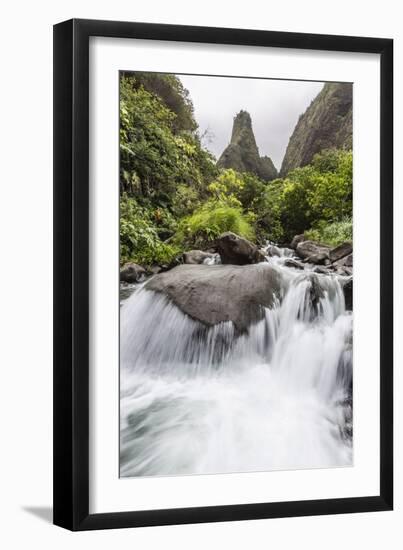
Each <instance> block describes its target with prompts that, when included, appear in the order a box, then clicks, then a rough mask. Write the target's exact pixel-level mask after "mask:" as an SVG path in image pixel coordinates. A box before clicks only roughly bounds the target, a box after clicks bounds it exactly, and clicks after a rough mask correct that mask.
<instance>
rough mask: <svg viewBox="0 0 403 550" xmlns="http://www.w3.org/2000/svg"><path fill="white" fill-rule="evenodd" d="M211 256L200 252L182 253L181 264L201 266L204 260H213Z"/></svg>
mask: <svg viewBox="0 0 403 550" xmlns="http://www.w3.org/2000/svg"><path fill="white" fill-rule="evenodd" d="M213 257H214V255H213V254H209V253H208V252H202V251H201V250H189V252H184V253H183V263H185V264H193V265H194V264H202V263H203V262H204V260H207V259H209V258H213Z"/></svg>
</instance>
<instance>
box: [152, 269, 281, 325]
mask: <svg viewBox="0 0 403 550" xmlns="http://www.w3.org/2000/svg"><path fill="white" fill-rule="evenodd" d="M145 288H146V289H147V290H153V291H155V292H161V293H162V294H164V295H165V296H166V297H167V298H169V299H170V300H171V301H172V302H173V303H174V304H175V305H176V306H178V307H179V309H181V311H182V312H183V313H186V314H187V315H189V316H190V317H191V318H192V319H195V320H197V321H200V322H201V323H203V324H204V325H207V326H212V325H216V324H218V323H222V322H225V321H232V322H233V323H234V325H235V328H236V329H237V330H238V331H239V332H244V331H246V330H247V329H248V327H249V326H250V325H251V324H253V323H256V322H257V321H259V320H261V319H263V317H264V308H265V307H267V308H270V307H272V306H273V303H274V300H275V299H276V298H280V296H281V290H282V282H281V276H280V275H279V273H278V272H277V271H276V270H275V269H274V268H273V267H271V266H270V265H269V264H267V263H266V264H258V265H245V266H235V265H214V266H208V265H181V266H178V267H175V268H174V269H172V270H171V271H167V272H166V273H160V274H159V275H156V276H155V277H153V278H152V279H150V281H148V282H147V283H146V286H145Z"/></svg>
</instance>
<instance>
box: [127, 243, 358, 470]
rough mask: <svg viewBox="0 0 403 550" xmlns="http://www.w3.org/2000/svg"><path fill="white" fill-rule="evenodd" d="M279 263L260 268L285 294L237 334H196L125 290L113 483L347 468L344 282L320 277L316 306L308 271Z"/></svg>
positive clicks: (135, 290)
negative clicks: (272, 273)
mask: <svg viewBox="0 0 403 550" xmlns="http://www.w3.org/2000/svg"><path fill="white" fill-rule="evenodd" d="M278 254H279V255H276V256H270V257H269V256H268V257H267V265H268V266H272V267H273V268H275V269H276V270H277V271H278V272H279V274H280V276H281V279H282V281H284V286H285V288H286V290H285V292H284V295H283V296H282V298H281V300H276V301H275V304H274V307H272V308H271V309H265V312H264V318H263V319H262V320H260V321H259V322H257V323H256V324H254V325H252V326H251V327H250V328H249V331H247V332H246V333H243V334H237V333H236V331H235V330H234V326H233V325H232V323H231V322H223V323H220V324H218V325H215V326H213V327H211V328H206V327H204V326H203V325H201V323H199V322H197V321H195V320H193V319H191V318H190V317H188V316H187V315H185V314H184V313H182V312H181V311H180V309H179V308H178V307H176V306H175V305H174V304H173V303H171V302H170V301H168V299H167V298H166V297H165V296H164V295H162V294H160V293H155V292H152V291H149V290H145V289H144V283H142V284H137V285H130V286H127V285H126V286H122V287H121V327H120V330H121V332H120V392H121V396H120V475H121V477H129V476H130V477H131V476H165V475H187V474H213V473H228V472H252V471H270V470H290V469H304V468H332V467H345V466H351V465H352V461H353V446H352V329H353V315H352V312H347V311H346V310H345V302H344V295H343V290H342V283H343V277H342V276H339V275H325V274H317V275H316V280H317V281H318V284H319V286H320V290H321V293H320V298H319V299H318V300H317V301H316V302H315V303H313V302H312V300H311V299H308V298H309V296H310V295H311V294H312V283H311V280H310V279H309V277H307V276H306V275H307V274H309V273H310V272H311V271H312V269H313V266H311V265H309V264H304V269H296V268H295V267H289V266H287V265H284V264H285V263H287V260H288V259H289V258H292V257H293V251H292V250H290V249H278ZM210 263H211V261H210ZM215 268H216V266H212V267H211V269H215Z"/></svg>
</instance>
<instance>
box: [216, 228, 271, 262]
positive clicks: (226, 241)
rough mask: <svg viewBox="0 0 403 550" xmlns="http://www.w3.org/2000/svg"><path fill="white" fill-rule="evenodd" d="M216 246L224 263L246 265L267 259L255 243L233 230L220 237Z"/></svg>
mask: <svg viewBox="0 0 403 550" xmlns="http://www.w3.org/2000/svg"><path fill="white" fill-rule="evenodd" d="M216 247H217V252H218V253H219V255H220V256H221V261H222V263H223V264H231V265H246V264H256V263H259V262H265V261H266V258H265V255H264V254H263V252H262V251H261V250H259V248H258V247H257V246H256V245H255V244H253V243H251V242H250V241H248V240H247V239H244V238H243V237H240V236H239V235H236V234H235V233H232V232H231V231H227V232H226V233H223V234H222V235H220V236H219V237H218V239H217V240H216Z"/></svg>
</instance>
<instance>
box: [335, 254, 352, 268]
mask: <svg viewBox="0 0 403 550" xmlns="http://www.w3.org/2000/svg"><path fill="white" fill-rule="evenodd" d="M333 265H334V266H335V267H336V268H341V267H348V268H352V267H353V255H352V254H349V255H348V256H344V258H340V260H337V261H336V262H333Z"/></svg>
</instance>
